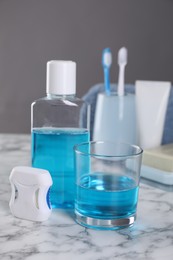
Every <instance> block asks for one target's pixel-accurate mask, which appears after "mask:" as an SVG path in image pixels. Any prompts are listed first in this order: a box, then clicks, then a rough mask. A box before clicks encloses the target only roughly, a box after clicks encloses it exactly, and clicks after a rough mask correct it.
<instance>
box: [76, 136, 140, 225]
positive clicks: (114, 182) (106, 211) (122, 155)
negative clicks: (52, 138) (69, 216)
mask: <svg viewBox="0 0 173 260" xmlns="http://www.w3.org/2000/svg"><path fill="white" fill-rule="evenodd" d="M74 150H75V170H76V199H75V215H76V221H77V223H79V224H81V225H83V226H85V227H89V228H95V229H119V228H123V227H128V226H131V225H133V223H134V221H135V219H136V209H137V203H138V191H139V180H140V168H141V160H142V153H143V150H142V149H141V148H140V147H138V146H136V145H131V144H125V143H114V142H106V141H97V142H87V143H82V144H79V145H76V146H75V147H74Z"/></svg>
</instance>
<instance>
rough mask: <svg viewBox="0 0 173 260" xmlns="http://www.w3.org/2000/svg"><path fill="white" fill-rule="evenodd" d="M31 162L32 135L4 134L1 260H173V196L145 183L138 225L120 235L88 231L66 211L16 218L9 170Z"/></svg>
mask: <svg viewBox="0 0 173 260" xmlns="http://www.w3.org/2000/svg"><path fill="white" fill-rule="evenodd" d="M29 164H30V137H29V136H25V135H0V180H1V181H0V183H1V186H0V259H2V260H10V259H12V260H13V259H16V260H24V259H26V260H45V259H49V260H55V259H56V260H57V259H60V260H67V259H71V260H73V259H74V260H78V259H82V260H93V259H94V260H108V259H109V260H110V259H118V260H121V259H122V260H125V259H126V260H127V259H137V260H144V259H149V260H152V259H157V260H163V259H167V260H168V259H170V260H171V259H173V193H172V192H167V191H165V190H162V189H159V188H156V187H152V186H149V185H146V184H143V183H142V184H141V187H140V193H139V204H138V215H137V221H136V223H135V225H134V226H133V227H131V228H128V229H122V230H119V231H95V230H89V229H85V228H83V227H81V226H79V225H77V224H76V223H75V222H74V220H73V217H72V216H70V214H68V212H63V211H61V210H53V212H52V215H51V217H50V218H49V220H48V221H46V222H43V223H36V222H30V221H26V220H21V219H17V218H14V217H13V216H12V215H11V213H10V210H9V206H8V202H9V199H10V192H11V189H10V184H9V181H8V177H9V174H10V171H11V169H12V168H13V167H14V166H17V165H29Z"/></svg>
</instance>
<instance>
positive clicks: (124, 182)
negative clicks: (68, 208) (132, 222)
mask: <svg viewBox="0 0 173 260" xmlns="http://www.w3.org/2000/svg"><path fill="white" fill-rule="evenodd" d="M76 196H77V197H76V203H75V204H76V205H75V208H76V211H77V212H79V213H80V214H82V215H84V216H87V217H91V218H96V219H119V218H126V217H129V216H132V215H134V214H135V213H136V207H137V200H138V186H136V184H135V182H134V180H133V179H131V178H129V177H127V176H120V175H119V176H116V175H111V174H104V173H101V172H96V173H92V174H90V175H87V176H83V177H82V179H81V180H80V185H77V195H76Z"/></svg>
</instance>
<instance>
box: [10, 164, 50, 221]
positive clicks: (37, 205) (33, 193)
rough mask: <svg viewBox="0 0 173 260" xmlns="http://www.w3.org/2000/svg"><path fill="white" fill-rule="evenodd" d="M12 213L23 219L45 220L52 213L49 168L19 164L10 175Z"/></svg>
mask: <svg viewBox="0 0 173 260" xmlns="http://www.w3.org/2000/svg"><path fill="white" fill-rule="evenodd" d="M9 180H10V183H11V189H12V193H11V199H10V203H9V206H10V210H11V212H12V214H13V215H14V216H15V217H17V218H21V219H27V220H31V221H45V220H47V219H48V218H49V216H50V214H51V211H52V209H51V204H50V201H49V191H50V187H51V186H52V178H51V176H50V173H49V172H48V171H47V170H43V169H37V168H32V167H25V166H18V167H15V168H13V169H12V171H11V174H10V177H9Z"/></svg>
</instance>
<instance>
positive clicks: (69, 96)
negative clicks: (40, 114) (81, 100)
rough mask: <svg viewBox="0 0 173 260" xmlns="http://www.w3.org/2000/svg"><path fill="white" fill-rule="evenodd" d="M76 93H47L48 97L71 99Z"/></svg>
mask: <svg viewBox="0 0 173 260" xmlns="http://www.w3.org/2000/svg"><path fill="white" fill-rule="evenodd" d="M75 96H76V94H71V95H57V94H51V93H47V98H48V99H71V98H74V97H75Z"/></svg>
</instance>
